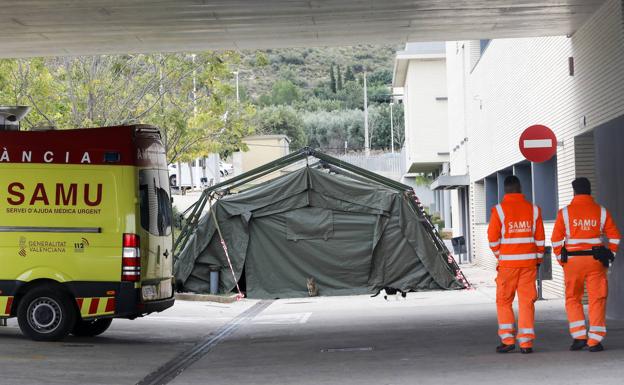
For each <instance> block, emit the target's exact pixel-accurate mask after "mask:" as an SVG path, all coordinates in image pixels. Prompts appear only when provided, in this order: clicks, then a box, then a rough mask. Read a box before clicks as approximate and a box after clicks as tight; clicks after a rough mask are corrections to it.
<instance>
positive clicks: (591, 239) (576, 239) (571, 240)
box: [567, 238, 602, 245]
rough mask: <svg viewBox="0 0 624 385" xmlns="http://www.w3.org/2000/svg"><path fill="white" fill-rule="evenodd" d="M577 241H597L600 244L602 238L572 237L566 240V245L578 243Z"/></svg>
mask: <svg viewBox="0 0 624 385" xmlns="http://www.w3.org/2000/svg"><path fill="white" fill-rule="evenodd" d="M579 243H598V244H602V240H601V239H600V238H585V239H579V238H574V239H568V241H567V244H568V245H578V244H579Z"/></svg>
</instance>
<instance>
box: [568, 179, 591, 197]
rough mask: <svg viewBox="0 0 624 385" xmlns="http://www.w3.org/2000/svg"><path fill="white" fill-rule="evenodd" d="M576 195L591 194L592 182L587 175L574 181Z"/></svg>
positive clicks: (573, 187)
mask: <svg viewBox="0 0 624 385" xmlns="http://www.w3.org/2000/svg"><path fill="white" fill-rule="evenodd" d="M572 189H573V190H574V195H591V183H590V182H589V179H587V178H585V177H581V178H576V179H574V180H573V181H572Z"/></svg>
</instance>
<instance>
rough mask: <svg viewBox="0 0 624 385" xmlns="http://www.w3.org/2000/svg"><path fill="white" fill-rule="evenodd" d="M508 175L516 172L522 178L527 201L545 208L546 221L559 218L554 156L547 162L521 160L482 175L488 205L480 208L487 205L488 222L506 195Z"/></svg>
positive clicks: (544, 216) (485, 215)
mask: <svg viewBox="0 0 624 385" xmlns="http://www.w3.org/2000/svg"><path fill="white" fill-rule="evenodd" d="M509 175H515V176H517V177H518V179H520V184H521V185H522V193H523V194H524V196H525V198H526V199H527V200H528V201H530V202H534V203H535V204H536V205H538V206H539V207H541V208H542V217H543V219H544V220H545V221H554V220H555V219H556V218H557V211H558V207H559V202H558V196H559V191H558V185H557V157H556V156H555V157H553V158H552V159H551V160H549V161H547V162H544V163H529V162H527V161H523V162H519V163H516V164H514V165H513V166H512V167H509V168H506V169H502V170H499V171H497V172H495V173H493V174H491V175H489V176H487V177H486V178H485V179H483V181H482V183H483V186H484V188H483V194H484V196H485V205H484V207H482V208H481V209H485V213H484V217H485V218H486V220H487V222H489V221H490V214H491V212H492V207H494V206H495V205H496V204H497V203H499V202H500V201H502V199H503V196H504V195H505V187H504V181H505V178H506V177H507V176H509Z"/></svg>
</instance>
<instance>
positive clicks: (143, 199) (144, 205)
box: [139, 170, 173, 236]
mask: <svg viewBox="0 0 624 385" xmlns="http://www.w3.org/2000/svg"><path fill="white" fill-rule="evenodd" d="M164 183H168V179H165V182H164ZM161 186H162V185H161V183H160V178H159V170H141V171H139V198H140V215H141V227H143V228H144V229H145V230H147V231H149V232H150V234H152V235H155V236H166V235H170V234H171V222H172V217H173V215H172V212H171V203H170V200H169V192H168V191H167V190H166V189H164V188H162V187H161ZM165 186H166V184H165Z"/></svg>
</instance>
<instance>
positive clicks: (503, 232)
mask: <svg viewBox="0 0 624 385" xmlns="http://www.w3.org/2000/svg"><path fill="white" fill-rule="evenodd" d="M504 187H505V197H504V198H503V201H502V202H501V203H500V204H498V205H496V206H495V207H493V208H492V215H491V216H490V225H489V227H488V239H489V242H490V248H491V249H492V251H493V252H494V254H495V255H496V257H497V258H498V266H497V269H496V270H497V271H498V275H497V277H496V309H497V313H498V335H499V337H500V339H501V342H502V343H501V345H499V346H498V347H497V348H496V351H497V352H498V353H507V352H510V351H512V350H514V349H515V347H516V345H515V343H516V339H517V340H518V342H519V343H520V351H521V352H522V353H525V354H526V353H532V352H533V340H534V339H535V330H534V320H535V301H536V299H537V290H536V289H535V279H536V276H537V269H538V268H539V264H540V263H541V262H542V258H543V256H544V223H543V222H542V212H541V210H540V208H539V207H537V206H535V205H533V204H531V203H530V202H528V201H527V200H526V199H525V198H524V195H523V194H522V186H521V185H520V180H519V179H518V178H517V177H516V176H508V177H507V178H505V182H504ZM516 291H517V292H518V303H519V308H518V333H517V335H516V333H515V328H514V323H515V317H514V312H513V307H512V305H513V301H514V298H515V296H516Z"/></svg>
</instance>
